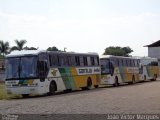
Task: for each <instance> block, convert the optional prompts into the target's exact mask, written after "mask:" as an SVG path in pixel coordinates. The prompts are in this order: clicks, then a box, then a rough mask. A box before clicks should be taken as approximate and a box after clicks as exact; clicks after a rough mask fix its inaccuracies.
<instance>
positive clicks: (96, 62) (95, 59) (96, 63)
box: [94, 57, 98, 66]
mask: <svg viewBox="0 0 160 120" xmlns="http://www.w3.org/2000/svg"><path fill="white" fill-rule="evenodd" d="M94 62H95V65H96V66H98V59H97V57H94Z"/></svg>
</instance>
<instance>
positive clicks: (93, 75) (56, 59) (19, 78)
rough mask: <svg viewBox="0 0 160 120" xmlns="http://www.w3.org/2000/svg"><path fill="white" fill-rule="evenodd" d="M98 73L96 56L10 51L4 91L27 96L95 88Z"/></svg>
mask: <svg viewBox="0 0 160 120" xmlns="http://www.w3.org/2000/svg"><path fill="white" fill-rule="evenodd" d="M100 71H101V69H100V65H99V56H98V54H96V53H86V54H84V53H71V52H49V51H38V50H35V51H33V50H28V51H14V52H12V53H11V54H9V55H7V56H6V79H5V84H6V90H7V93H8V94H21V95H22V96H23V97H27V96H28V95H30V94H44V93H48V94H54V93H55V92H56V91H63V90H80V89H91V88H93V87H95V88H97V87H98V85H99V83H100V74H101V72H100Z"/></svg>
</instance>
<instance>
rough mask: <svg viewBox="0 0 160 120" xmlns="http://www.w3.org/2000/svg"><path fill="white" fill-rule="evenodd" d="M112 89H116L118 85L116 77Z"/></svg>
mask: <svg viewBox="0 0 160 120" xmlns="http://www.w3.org/2000/svg"><path fill="white" fill-rule="evenodd" d="M113 86H114V87H118V86H119V83H118V77H116V78H115V83H114V84H113Z"/></svg>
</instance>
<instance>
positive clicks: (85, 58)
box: [83, 56, 88, 66]
mask: <svg viewBox="0 0 160 120" xmlns="http://www.w3.org/2000/svg"><path fill="white" fill-rule="evenodd" d="M83 62H84V66H88V62H87V56H83Z"/></svg>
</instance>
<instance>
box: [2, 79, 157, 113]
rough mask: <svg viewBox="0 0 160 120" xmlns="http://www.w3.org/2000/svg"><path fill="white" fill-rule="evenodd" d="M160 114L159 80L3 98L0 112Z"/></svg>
mask: <svg viewBox="0 0 160 120" xmlns="http://www.w3.org/2000/svg"><path fill="white" fill-rule="evenodd" d="M21 113H23V114H35V113H38V114H39V113H41V114H50V113H61V114H63V113H64V114H107V113H121V114H122V113H125V114H131V113H132V114H134V113H138V114H140V113H154V114H155V113H160V80H157V81H149V82H143V83H137V84H134V85H123V86H120V87H117V88H116V87H104V88H98V89H93V90H89V91H76V92H71V93H65V94H61V93H60V94H57V95H54V96H39V97H31V98H27V99H12V100H0V114H21Z"/></svg>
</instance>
